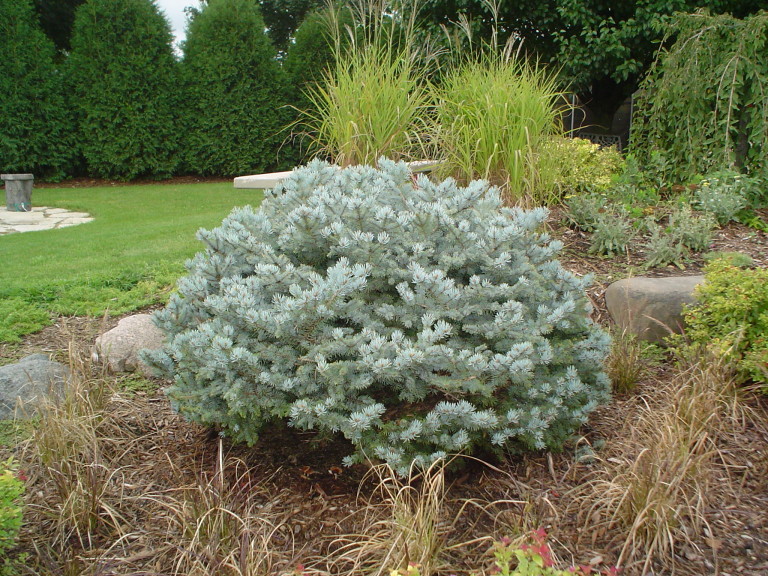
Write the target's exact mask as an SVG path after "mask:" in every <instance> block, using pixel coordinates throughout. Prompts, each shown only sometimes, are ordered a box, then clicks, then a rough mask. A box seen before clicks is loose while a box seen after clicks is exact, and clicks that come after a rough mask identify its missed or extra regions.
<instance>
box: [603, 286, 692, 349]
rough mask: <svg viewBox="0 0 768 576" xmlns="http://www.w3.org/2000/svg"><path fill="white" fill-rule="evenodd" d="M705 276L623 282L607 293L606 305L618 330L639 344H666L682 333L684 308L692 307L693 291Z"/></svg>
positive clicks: (610, 288)
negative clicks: (633, 338)
mask: <svg viewBox="0 0 768 576" xmlns="http://www.w3.org/2000/svg"><path fill="white" fill-rule="evenodd" d="M703 281H704V276H677V277H670V278H648V277H643V276H638V277H636V278H624V279H623V280H619V281H618V282H614V283H613V284H611V285H610V286H608V289H607V290H606V291H605V304H606V306H607V308H608V312H610V314H611V317H612V318H613V320H614V322H616V326H617V328H618V329H619V330H620V331H621V330H627V331H628V332H629V333H631V334H635V335H636V336H637V337H638V338H639V339H640V340H645V341H647V342H655V343H658V344H661V343H663V340H664V338H665V337H666V336H669V334H670V333H673V332H676V333H680V332H682V326H683V315H682V311H683V305H684V304H693V303H694V302H695V298H694V295H693V289H694V288H695V287H696V285H697V284H700V283H701V282H703Z"/></svg>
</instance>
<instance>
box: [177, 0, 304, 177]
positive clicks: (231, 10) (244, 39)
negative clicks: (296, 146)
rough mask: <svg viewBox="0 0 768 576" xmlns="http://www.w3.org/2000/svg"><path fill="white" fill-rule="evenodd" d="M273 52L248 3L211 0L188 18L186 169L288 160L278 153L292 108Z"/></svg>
mask: <svg viewBox="0 0 768 576" xmlns="http://www.w3.org/2000/svg"><path fill="white" fill-rule="evenodd" d="M275 56H276V53H275V50H274V48H273V47H272V45H271V43H270V41H269V38H268V37H267V35H266V33H265V32H264V20H263V19H262V17H261V14H260V12H259V7H258V5H257V4H256V3H255V2H253V1H252V0H210V1H209V2H208V4H207V5H205V6H203V7H202V9H201V10H200V11H199V12H197V13H196V14H195V15H194V17H193V18H192V20H191V21H190V23H189V26H188V29H187V39H186V41H185V43H184V60H183V63H182V66H183V72H184V78H185V90H186V98H187V105H186V107H185V124H186V129H185V133H186V138H185V149H186V159H187V168H188V169H190V170H192V171H193V172H196V173H199V174H215V175H219V176H236V175H241V174H246V173H249V172H263V171H265V170H267V169H275V168H277V167H280V166H284V165H285V164H286V161H288V164H289V165H290V158H285V157H282V158H281V157H280V154H279V152H280V145H281V142H282V140H283V139H284V138H285V134H284V133H282V130H283V128H284V127H285V126H286V125H287V124H288V123H289V121H290V120H289V116H290V113H289V111H288V110H287V109H286V108H284V105H285V104H286V100H285V96H284V94H285V81H284V76H283V73H282V70H281V69H280V65H279V63H278V62H277V60H276V59H275ZM289 156H290V154H289ZM281 160H282V161H281Z"/></svg>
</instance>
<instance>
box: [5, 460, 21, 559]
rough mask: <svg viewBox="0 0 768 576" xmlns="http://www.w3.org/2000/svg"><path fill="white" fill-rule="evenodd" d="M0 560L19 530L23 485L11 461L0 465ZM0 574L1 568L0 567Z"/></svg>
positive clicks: (13, 543)
mask: <svg viewBox="0 0 768 576" xmlns="http://www.w3.org/2000/svg"><path fill="white" fill-rule="evenodd" d="M0 470H3V473H2V474H0V559H2V558H5V554H6V553H7V552H8V551H9V550H10V549H11V548H13V547H14V546H15V545H16V537H17V536H18V534H19V529H20V528H21V502H20V498H21V495H22V494H23V493H24V483H23V482H22V481H21V480H19V478H18V477H17V476H16V473H15V470H14V465H13V461H12V460H7V461H6V462H3V463H2V464H1V465H0ZM0 573H2V566H0Z"/></svg>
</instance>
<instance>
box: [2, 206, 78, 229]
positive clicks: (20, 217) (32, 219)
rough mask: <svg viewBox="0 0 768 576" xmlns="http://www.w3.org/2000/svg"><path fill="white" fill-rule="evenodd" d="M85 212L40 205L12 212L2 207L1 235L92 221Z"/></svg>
mask: <svg viewBox="0 0 768 576" xmlns="http://www.w3.org/2000/svg"><path fill="white" fill-rule="evenodd" d="M92 220H93V218H92V217H91V216H90V214H86V213H85V212H70V211H69V210H65V209H64V208H48V207H46V206H38V207H35V208H32V210H30V211H29V212H12V211H10V210H6V209H0V236H2V235H4V234H13V233H14V232H37V231H39V230H51V229H53V228H65V227H67V226H76V225H77V224H85V223H86V222H91V221H92Z"/></svg>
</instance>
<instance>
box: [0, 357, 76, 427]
mask: <svg viewBox="0 0 768 576" xmlns="http://www.w3.org/2000/svg"><path fill="white" fill-rule="evenodd" d="M68 376H69V368H68V367H67V366H65V365H64V364H61V363H59V362H53V361H51V360H50V359H49V358H48V356H47V355H45V354H32V355H31V356H27V357H26V358H24V359H22V360H21V361H19V362H17V363H15V364H7V365H5V366H0V419H2V420H6V419H10V418H14V417H17V418H24V417H30V416H33V415H34V413H35V408H37V407H38V406H39V405H40V404H41V402H42V401H43V400H44V399H45V398H48V397H49V396H51V395H54V394H56V395H58V394H61V392H62V387H63V385H64V383H65V382H66V380H67V378H68Z"/></svg>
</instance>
